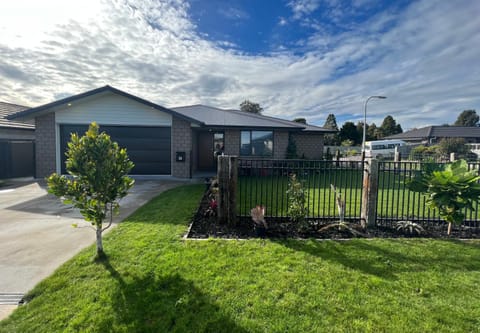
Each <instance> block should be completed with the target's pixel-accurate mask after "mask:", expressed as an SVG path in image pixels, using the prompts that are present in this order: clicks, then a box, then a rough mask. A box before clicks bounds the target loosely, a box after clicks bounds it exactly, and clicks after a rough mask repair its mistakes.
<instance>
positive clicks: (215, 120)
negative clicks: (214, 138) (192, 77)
mask: <svg viewBox="0 0 480 333" xmlns="http://www.w3.org/2000/svg"><path fill="white" fill-rule="evenodd" d="M172 110H174V111H176V112H178V113H181V114H183V115H184V116H186V117H189V118H194V119H196V120H198V121H199V122H201V123H202V124H204V125H205V126H210V127H242V128H276V129H289V130H292V129H293V130H298V131H307V132H321V133H330V132H332V131H331V130H330V129H326V128H323V127H318V126H313V125H305V124H301V123H297V122H293V121H288V120H284V119H279V118H274V117H268V116H264V115H259V114H254V113H249V112H243V111H239V110H227V109H220V108H215V107H212V106H206V105H200V104H197V105H189V106H179V107H174V108H172Z"/></svg>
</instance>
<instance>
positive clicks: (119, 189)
mask: <svg viewBox="0 0 480 333" xmlns="http://www.w3.org/2000/svg"><path fill="white" fill-rule="evenodd" d="M66 155H67V161H66V169H67V172H68V173H69V174H70V175H71V176H72V177H67V176H65V175H62V176H61V175H58V174H56V173H54V174H52V175H51V176H50V177H48V178H47V183H48V192H49V193H52V194H54V195H56V196H57V197H62V198H63V202H64V203H66V204H72V205H73V206H74V207H76V208H78V209H80V213H81V214H82V215H83V217H84V218H85V220H86V221H89V222H90V223H91V224H92V225H93V227H94V228H95V231H96V239H97V241H96V244H97V257H102V256H103V255H104V252H103V243H102V233H103V232H104V231H105V230H106V229H108V228H109V227H110V226H111V225H112V219H113V214H114V213H117V212H118V210H119V207H120V206H119V204H118V199H120V198H123V197H124V196H126V195H127V191H128V190H129V189H130V188H131V187H132V186H133V183H134V180H133V179H131V178H130V177H128V176H127V174H128V172H129V171H130V170H131V169H132V168H133V166H134V165H133V162H131V161H130V160H129V158H128V156H127V151H126V149H124V148H120V147H119V146H118V144H117V143H116V142H112V141H111V140H110V137H109V136H108V135H107V134H106V133H104V132H102V133H99V126H98V125H97V124H96V123H92V124H91V125H90V127H89V128H88V131H87V132H86V133H85V135H84V136H82V137H79V136H78V135H77V134H76V133H73V134H72V135H71V141H70V142H69V143H68V149H67V152H66ZM108 215H109V216H110V221H109V223H108V224H107V225H106V226H105V227H104V226H103V222H104V220H105V219H106V217H107V216H108Z"/></svg>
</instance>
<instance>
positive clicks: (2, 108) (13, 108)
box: [0, 102, 35, 130]
mask: <svg viewBox="0 0 480 333" xmlns="http://www.w3.org/2000/svg"><path fill="white" fill-rule="evenodd" d="M26 109H28V107H27V106H23V105H17V104H11V103H5V102H0V127H2V128H14V129H28V130H34V129H35V126H34V125H33V124H28V123H23V122H19V121H11V120H8V119H7V117H8V116H10V115H12V114H14V113H17V112H21V111H23V110H26Z"/></svg>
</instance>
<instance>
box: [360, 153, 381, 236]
mask: <svg viewBox="0 0 480 333" xmlns="http://www.w3.org/2000/svg"><path fill="white" fill-rule="evenodd" d="M377 196H378V160H376V159H373V158H372V159H370V160H368V161H366V162H365V163H364V169H363V188H362V209H361V217H360V223H361V224H362V227H363V228H367V227H371V226H375V222H376V216H377Z"/></svg>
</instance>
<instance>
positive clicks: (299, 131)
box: [9, 86, 331, 178]
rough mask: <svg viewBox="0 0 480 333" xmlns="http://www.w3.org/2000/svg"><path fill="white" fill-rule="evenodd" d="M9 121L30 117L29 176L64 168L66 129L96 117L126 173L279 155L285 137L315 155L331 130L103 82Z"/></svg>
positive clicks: (178, 173)
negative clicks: (164, 101) (174, 101)
mask: <svg viewBox="0 0 480 333" xmlns="http://www.w3.org/2000/svg"><path fill="white" fill-rule="evenodd" d="M9 119H20V120H30V119H35V124H36V130H35V135H36V176H37V177H45V176H47V175H49V174H51V173H52V172H62V173H65V150H66V147H67V142H68V141H69V140H70V134H71V133H72V132H76V133H79V134H83V133H84V132H85V131H86V129H87V128H88V124H90V123H91V122H92V121H96V122H97V123H98V124H99V125H100V130H103V131H105V132H107V133H108V134H109V135H110V136H111V137H112V139H113V140H115V141H117V142H118V143H119V145H120V146H122V147H125V148H127V151H128V155H129V156H130V159H131V160H132V161H133V162H134V163H135V167H134V169H133V170H132V174H137V175H142V174H143V175H172V176H174V177H181V178H189V177H192V175H194V174H195V173H197V172H204V171H214V170H215V161H216V159H215V156H217V155H218V154H221V153H224V154H228V155H239V156H247V157H254V158H260V157H263V158H285V153H286V149H287V144H288V139H289V136H291V137H292V138H293V139H294V140H295V141H296V145H297V152H298V154H299V155H304V156H305V157H306V158H312V159H313V158H320V157H321V156H322V151H323V135H324V133H330V132H331V130H328V129H324V128H321V127H317V126H311V125H304V124H300V123H296V122H291V121H286V120H282V119H277V118H272V117H267V116H262V115H256V114H251V113H246V112H242V111H237V110H223V109H218V108H214V107H208V106H204V105H192V106H184V107H176V108H170V109H168V108H165V107H162V106H160V105H157V104H155V103H152V102H149V101H147V100H144V99H142V98H139V97H136V96H133V95H131V94H128V93H126V92H123V91H120V90H118V89H115V88H113V87H110V86H105V87H102V88H98V89H94V90H91V91H87V92H85V93H82V94H78V95H75V96H72V97H68V98H65V99H62V100H58V101H55V102H52V103H49V104H45V105H42V106H39V107H35V108H31V109H27V110H24V111H21V112H19V113H17V114H15V115H12V116H10V117H9Z"/></svg>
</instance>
